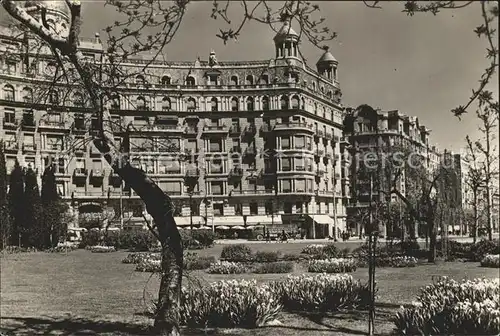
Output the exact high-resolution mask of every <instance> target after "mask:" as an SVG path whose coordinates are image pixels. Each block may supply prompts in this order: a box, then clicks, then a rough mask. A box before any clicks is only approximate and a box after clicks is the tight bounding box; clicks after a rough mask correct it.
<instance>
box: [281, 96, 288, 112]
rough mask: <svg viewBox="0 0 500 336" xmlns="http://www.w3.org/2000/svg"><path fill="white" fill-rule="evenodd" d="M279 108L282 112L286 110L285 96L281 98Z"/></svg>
mask: <svg viewBox="0 0 500 336" xmlns="http://www.w3.org/2000/svg"><path fill="white" fill-rule="evenodd" d="M280 106H281V109H282V110H287V109H288V97H287V96H282V97H281V100H280Z"/></svg>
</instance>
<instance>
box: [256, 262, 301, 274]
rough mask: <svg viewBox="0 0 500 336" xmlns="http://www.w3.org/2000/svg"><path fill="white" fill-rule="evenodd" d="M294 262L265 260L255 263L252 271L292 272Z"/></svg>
mask: <svg viewBox="0 0 500 336" xmlns="http://www.w3.org/2000/svg"><path fill="white" fill-rule="evenodd" d="M293 267H294V263H293V262H291V261H277V262H266V263H263V264H260V265H257V266H255V267H254V269H253V273H257V274H271V273H291V272H293Z"/></svg>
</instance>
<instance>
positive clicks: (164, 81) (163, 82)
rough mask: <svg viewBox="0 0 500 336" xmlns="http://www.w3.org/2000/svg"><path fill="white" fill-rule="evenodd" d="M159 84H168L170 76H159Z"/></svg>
mask: <svg viewBox="0 0 500 336" xmlns="http://www.w3.org/2000/svg"><path fill="white" fill-rule="evenodd" d="M161 85H163V86H167V85H170V77H169V76H163V77H162V78H161Z"/></svg>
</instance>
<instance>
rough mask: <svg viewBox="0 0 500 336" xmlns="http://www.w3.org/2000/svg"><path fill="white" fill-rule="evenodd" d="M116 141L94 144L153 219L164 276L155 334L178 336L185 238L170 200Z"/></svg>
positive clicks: (159, 294) (108, 140)
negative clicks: (118, 147)
mask: <svg viewBox="0 0 500 336" xmlns="http://www.w3.org/2000/svg"><path fill="white" fill-rule="evenodd" d="M112 141H113V139H108V138H106V139H96V140H94V145H95V146H96V147H97V148H98V149H99V151H101V153H103V154H104V157H105V158H106V160H107V161H108V163H109V164H110V165H111V167H112V168H113V170H114V171H115V172H116V173H117V174H118V175H119V176H120V177H121V178H122V179H123V180H124V181H125V182H126V183H127V184H128V185H130V187H131V188H132V189H133V190H134V191H135V192H136V193H137V195H138V196H139V197H140V198H141V199H142V200H143V201H144V203H145V205H146V210H147V211H148V213H149V214H150V215H151V216H152V217H153V220H154V225H155V226H156V228H157V230H158V237H159V240H160V243H161V247H162V260H161V268H162V276H161V283H160V289H159V292H158V305H157V311H156V314H155V321H154V333H155V335H161V336H167V335H168V336H177V335H180V331H179V304H180V293H181V285H182V268H183V247H182V239H181V236H180V234H179V231H178V229H177V225H176V223H175V220H174V217H173V212H172V209H173V206H172V202H171V199H170V197H169V196H168V195H166V194H165V193H164V192H163V191H162V190H161V189H160V188H159V187H158V186H157V185H156V184H155V183H154V181H153V180H151V179H150V178H149V177H148V176H147V175H146V173H144V172H143V171H142V170H139V169H137V168H134V167H132V166H131V165H130V163H129V161H128V157H127V155H126V154H123V153H120V152H118V151H117V150H116V148H114V147H113V146H111V145H110V144H112V143H113V142H112Z"/></svg>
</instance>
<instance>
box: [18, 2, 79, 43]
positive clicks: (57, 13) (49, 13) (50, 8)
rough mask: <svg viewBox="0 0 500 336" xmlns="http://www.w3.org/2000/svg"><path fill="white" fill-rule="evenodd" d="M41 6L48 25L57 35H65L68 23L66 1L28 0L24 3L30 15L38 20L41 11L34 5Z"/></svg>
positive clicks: (68, 11)
mask: <svg viewBox="0 0 500 336" xmlns="http://www.w3.org/2000/svg"><path fill="white" fill-rule="evenodd" d="M37 6H39V7H43V8H45V10H46V19H47V23H48V24H49V27H50V28H51V29H53V30H54V31H55V32H57V33H58V34H59V35H63V36H64V35H67V34H68V30H69V24H70V22H69V21H70V15H71V13H70V10H69V7H68V6H67V5H66V1H56V0H28V1H26V2H25V3H24V7H25V8H26V9H28V8H29V9H30V10H29V11H28V12H29V14H30V15H31V16H33V17H34V18H36V19H37V20H40V15H41V11H40V10H37V9H36V7H37Z"/></svg>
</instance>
